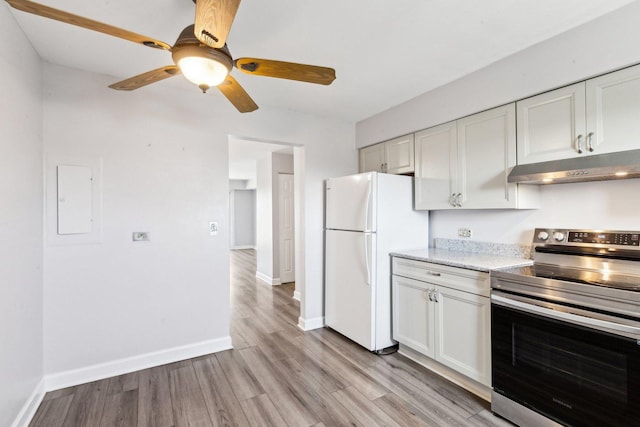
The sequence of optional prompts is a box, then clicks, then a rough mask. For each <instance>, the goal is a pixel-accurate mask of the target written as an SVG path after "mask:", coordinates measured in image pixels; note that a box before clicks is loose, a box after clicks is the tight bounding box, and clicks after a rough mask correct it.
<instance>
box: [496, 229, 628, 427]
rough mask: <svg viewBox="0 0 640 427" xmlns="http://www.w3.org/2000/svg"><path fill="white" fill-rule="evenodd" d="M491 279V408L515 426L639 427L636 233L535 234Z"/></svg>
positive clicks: (563, 231) (554, 231) (551, 231)
mask: <svg viewBox="0 0 640 427" xmlns="http://www.w3.org/2000/svg"><path fill="white" fill-rule="evenodd" d="M533 253H534V255H533V258H534V264H533V265H532V266H529V267H518V268H511V269H504V270H497V271H494V272H492V273H491V287H492V291H491V321H492V326H491V334H492V336H491V340H492V346H491V348H492V380H493V381H492V386H493V393H492V403H491V409H492V411H493V412H494V413H496V414H498V415H500V416H503V417H504V418H507V419H509V420H511V421H513V422H514V423H516V424H518V425H521V426H527V427H528V426H535V425H545V426H547V425H575V426H578V425H580V426H640V231H604V230H573V229H536V230H535V233H534V238H533Z"/></svg>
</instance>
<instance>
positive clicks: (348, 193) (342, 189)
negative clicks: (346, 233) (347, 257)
mask: <svg viewBox="0 0 640 427" xmlns="http://www.w3.org/2000/svg"><path fill="white" fill-rule="evenodd" d="M376 184H377V182H376V175H375V172H368V173H361V174H358V175H349V176H343V177H340V178H330V179H327V186H326V189H327V193H326V194H327V208H326V219H325V220H326V228H327V229H332V230H353V231H375V230H376V215H375V206H376V187H377V185H376Z"/></svg>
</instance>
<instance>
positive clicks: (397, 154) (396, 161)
mask: <svg viewBox="0 0 640 427" xmlns="http://www.w3.org/2000/svg"><path fill="white" fill-rule="evenodd" d="M413 137H414V135H413V134H411V135H405V136H401V137H400V138H395V139H392V140H390V141H387V142H384V143H383V145H384V154H385V172H386V173H395V174H403V173H411V172H413V171H414V166H413V162H414V139H413Z"/></svg>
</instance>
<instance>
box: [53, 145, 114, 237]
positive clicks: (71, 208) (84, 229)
mask: <svg viewBox="0 0 640 427" xmlns="http://www.w3.org/2000/svg"><path fill="white" fill-rule="evenodd" d="M102 169H103V166H102V158H100V157H82V156H67V155H51V154H46V155H45V224H44V225H45V240H46V242H45V243H46V245H47V246H59V245H62V246H67V245H83V244H95V243H101V242H102Z"/></svg>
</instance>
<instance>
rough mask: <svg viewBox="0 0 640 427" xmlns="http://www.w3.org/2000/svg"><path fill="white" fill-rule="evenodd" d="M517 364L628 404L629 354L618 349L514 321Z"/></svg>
mask: <svg viewBox="0 0 640 427" xmlns="http://www.w3.org/2000/svg"><path fill="white" fill-rule="evenodd" d="M512 335H513V347H512V348H513V352H512V355H511V356H512V361H513V362H512V363H513V365H514V367H516V368H518V367H520V368H523V369H531V368H535V369H536V370H539V371H542V373H543V374H544V375H549V376H553V377H555V378H562V380H563V381H566V382H570V383H573V387H578V388H579V389H582V390H589V391H591V392H597V393H606V394H607V395H608V396H609V397H610V398H612V399H614V400H616V401H617V402H618V403H620V404H623V405H626V404H627V389H628V387H627V372H628V371H627V356H626V355H625V354H624V353H622V354H621V353H619V352H616V351H614V350H610V349H606V348H602V347H600V346H597V345H594V344H591V343H586V342H583V341H578V340H576V339H573V338H570V337H564V336H558V335H556V334H555V333H553V332H552V331H543V330H539V329H537V328H534V327H530V326H526V325H522V324H512Z"/></svg>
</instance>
